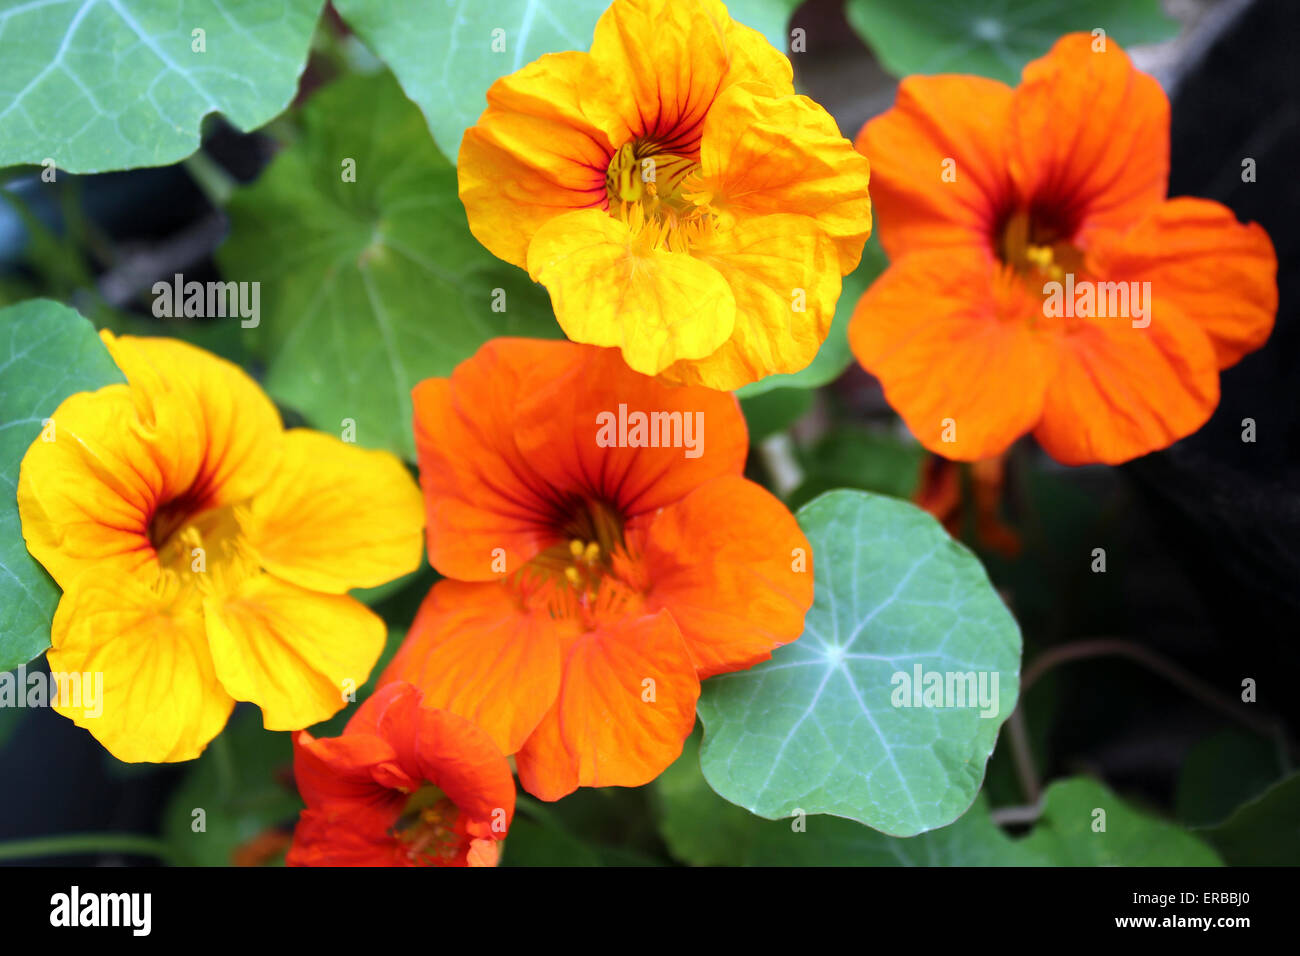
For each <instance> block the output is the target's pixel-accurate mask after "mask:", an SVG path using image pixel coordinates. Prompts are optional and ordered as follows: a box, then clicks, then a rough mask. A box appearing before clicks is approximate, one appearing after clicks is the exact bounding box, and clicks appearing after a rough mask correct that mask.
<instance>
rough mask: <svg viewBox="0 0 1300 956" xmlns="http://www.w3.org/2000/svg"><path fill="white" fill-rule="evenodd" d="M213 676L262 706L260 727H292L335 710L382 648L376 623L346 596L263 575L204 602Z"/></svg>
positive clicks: (381, 626) (306, 724)
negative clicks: (215, 674) (317, 590)
mask: <svg viewBox="0 0 1300 956" xmlns="http://www.w3.org/2000/svg"><path fill="white" fill-rule="evenodd" d="M204 612H205V615H206V617H207V632H208V640H209V642H210V644H211V647H212V658H213V660H214V662H215V663H216V671H217V676H218V678H219V679H220V680H221V683H222V686H224V687H225V688H226V690H227V691H228V692H229V693H230V695H231V696H233V697H234V698H235V699H237V700H251V701H252V702H253V703H255V704H257V706H259V707H260V708H262V722H263V724H264V725H265V726H266V729H267V730H300V729H302V728H303V727H309V726H311V725H312V724H315V723H319V722H320V721H322V720H324V719H325V718H327V717H330V716H331V715H333V714H335V713H337V712H338V711H340V710H342V709H343V706H344V705H345V704H346V703H347V697H346V692H347V691H348V690H349V689H350V690H356V688H358V687H360V686H361V685H362V684H364V683H365V682H366V680H367V678H368V677H369V676H370V670H371V668H372V667H374V666H375V661H376V660H378V659H379V652H380V651H382V650H383V647H384V631H385V628H384V622H383V621H382V620H381V619H380V618H379V617H378V616H376V615H375V614H374V613H373V612H372V611H371V610H370V609H369V608H367V607H366V606H365V605H364V604H362V603H361V602H360V601H357V600H355V599H354V598H351V597H348V596H347V595H341V594H319V593H317V592H315V591H308V590H306V589H305V588H300V587H298V586H297V585H295V584H290V583H288V582H285V581H281V580H279V579H277V578H275V577H274V576H272V575H269V574H260V575H256V576H254V577H251V578H248V579H246V580H244V581H243V582H241V583H239V584H238V585H237V586H236V587H235V588H234V589H233V590H232V591H231V592H230V593H227V594H213V595H209V596H208V597H207V598H205V600H204Z"/></svg>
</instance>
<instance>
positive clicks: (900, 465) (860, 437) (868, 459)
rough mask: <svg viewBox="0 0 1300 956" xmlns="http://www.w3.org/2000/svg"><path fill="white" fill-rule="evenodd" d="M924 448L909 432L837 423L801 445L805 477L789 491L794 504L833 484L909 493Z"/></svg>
mask: <svg viewBox="0 0 1300 956" xmlns="http://www.w3.org/2000/svg"><path fill="white" fill-rule="evenodd" d="M925 456H926V451H925V449H924V448H922V447H921V446H920V445H919V444H917V442H916V440H915V439H913V438H911V437H906V438H905V437H902V436H899V435H896V434H890V433H887V432H883V431H880V430H875V429H868V428H865V427H863V426H860V425H840V426H837V427H835V428H832V429H831V430H830V431H828V432H827V433H826V434H824V435H822V436H821V437H820V438H819V439H818V440H817V441H816V442H815V443H814V444H813V445H811V446H810V447H808V448H805V449H801V450H800V452H799V455H798V458H799V465H800V467H801V468H802V469H803V472H804V480H803V483H802V484H800V486H799V487H798V488H796V489H795V490H794V492H793V493H792V494H791V495H790V499H789V504H790V506H791V507H798V506H800V505H802V504H804V503H805V502H808V501H811V500H812V499H813V498H816V497H817V496H818V495H820V494H823V493H825V492H827V491H830V490H832V489H834V488H860V489H862V490H863V491H873V492H876V493H877V494H882V495H892V496H893V497H895V498H904V499H910V498H911V497H912V496H913V495H914V494H915V493H916V489H917V487H918V486H919V485H920V483H921V464H922V461H923V460H924V459H925Z"/></svg>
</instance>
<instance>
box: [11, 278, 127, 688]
mask: <svg viewBox="0 0 1300 956" xmlns="http://www.w3.org/2000/svg"><path fill="white" fill-rule="evenodd" d="M125 381H126V379H125V378H123V377H122V373H121V372H120V371H118V368H117V366H116V365H114V364H113V360H112V359H111V358H110V357H109V354H108V349H106V348H104V343H103V342H101V341H100V339H99V336H98V335H96V334H95V329H94V327H93V326H91V324H90V323H89V322H88V321H86V320H85V319H83V318H82V317H81V316H80V315H78V314H77V313H76V312H75V311H74V310H72V309H69V308H68V307H67V306H64V305H60V304H59V303H57V302H51V301H49V300H47V299H34V300H32V301H30V302H21V303H19V304H18V305H11V306H9V307H8V308H7V309H0V671H7V670H10V669H11V668H14V667H17V666H18V665H19V664H25V663H27V661H29V660H31V659H32V658H33V657H36V656H37V655H38V654H40V653H41V652H42V651H44V650H45V649H46V648H47V647H49V646H50V622H51V621H52V620H53V619H54V609H55V607H56V606H57V605H58V603H59V588H58V586H57V585H56V584H55V583H54V581H53V580H51V578H50V576H49V575H48V574H46V572H45V569H44V568H43V567H41V565H40V563H39V562H38V561H37V560H36V559H35V558H33V557H32V556H31V555H30V554H28V553H27V545H26V544H24V543H23V531H22V522H21V521H20V520H19V517H18V500H17V498H16V495H17V492H18V468H19V466H20V464H21V463H22V460H23V456H24V455H25V454H26V453H27V449H28V448H29V447H31V444H32V442H33V441H35V440H36V439H37V438H38V437H39V436H40V435H41V432H42V429H43V427H44V421H45V419H47V418H49V417H50V415H52V414H53V412H54V410H55V409H56V408H58V407H59V403H60V402H62V401H63V400H64V399H65V398H67V397H68V396H69V395H72V394H73V393H75V392H89V391H94V390H95V389H97V388H102V387H103V386H105V385H112V384H113V383H114V382H125ZM54 435H55V439H56V440H57V438H58V424H57V423H55V432H54Z"/></svg>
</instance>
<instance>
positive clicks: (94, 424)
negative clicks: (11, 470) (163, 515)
mask: <svg viewBox="0 0 1300 956" xmlns="http://www.w3.org/2000/svg"><path fill="white" fill-rule="evenodd" d="M51 418H52V422H53V424H52V426H50V427H47V428H46V429H44V430H43V431H42V434H41V435H40V436H39V437H37V439H36V441H34V442H32V445H31V447H30V448H29V449H28V450H27V453H26V455H24V456H23V461H22V465H21V467H20V469H19V473H18V494H17V497H18V513H19V515H20V516H21V518H22V523H23V537H24V538H25V539H26V541H27V549H28V550H29V551H30V552H31V553H32V555H33V556H34V557H35V558H36V560H38V561H40V562H41V564H43V565H44V566H45V570H47V571H49V572H50V576H51V577H53V578H54V580H55V581H57V582H58V584H59V586H60V587H62V588H64V589H65V590H66V589H67V588H68V587H70V586H71V585H72V582H73V581H75V580H76V579H77V578H78V576H79V575H80V574H81V573H82V572H83V571H85V570H86V569H87V568H91V567H96V568H100V569H102V570H103V571H105V572H106V573H107V572H108V571H110V570H117V571H119V572H122V573H125V574H137V573H138V574H141V575H142V576H143V579H144V580H146V581H148V580H152V579H153V578H155V577H156V576H157V573H158V557H157V555H156V554H155V553H154V549H153V545H152V544H151V543H150V540H149V522H150V520H151V519H152V517H153V513H154V509H155V507H156V506H157V503H158V501H159V500H160V498H161V496H162V494H163V491H164V487H165V486H166V484H167V479H166V475H165V471H166V468H167V461H166V460H164V459H161V458H159V457H157V456H155V455H154V453H153V449H152V448H151V446H150V445H149V443H148V442H147V441H146V440H145V439H144V437H143V436H142V434H141V432H140V430H139V429H138V428H136V427H134V426H133V421H134V419H135V404H134V401H133V399H132V396H131V391H130V388H129V386H126V385H109V386H106V387H105V388H101V389H99V390H98V391H96V392H79V393H78V394H76V395H71V396H69V397H68V398H67V399H65V400H64V401H63V402H62V403H61V404H60V405H59V407H58V408H57V409H55V410H54V414H53V415H52V416H51ZM47 439H49V440H47Z"/></svg>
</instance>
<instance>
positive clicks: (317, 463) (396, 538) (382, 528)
mask: <svg viewBox="0 0 1300 956" xmlns="http://www.w3.org/2000/svg"><path fill="white" fill-rule="evenodd" d="M240 525H241V527H242V528H243V530H244V533H245V534H246V535H247V537H248V540H249V542H250V543H251V544H252V545H253V547H254V549H255V550H256V551H257V554H258V557H259V558H260V559H261V561H262V565H263V567H265V568H266V569H267V570H268V571H270V572H271V573H272V574H275V575H276V576H278V577H280V578H283V579H284V580H286V581H290V582H292V583H294V584H297V585H298V586H300V587H304V588H308V589H310V590H313V591H327V592H330V593H332V594H341V593H343V592H344V591H347V590H349V589H351V588H365V587H375V586H377V585H380V584H384V583H386V582H388V581H391V580H393V579H394V578H397V577H401V576H402V575H404V574H409V573H410V572H412V571H414V570H415V569H416V568H417V567H419V565H420V548H421V545H422V543H423V534H422V532H423V529H424V510H423V506H422V502H421V499H420V490H419V488H418V487H417V486H416V484H415V482H414V481H413V480H412V479H411V475H410V473H409V472H408V471H407V470H406V467H405V466H404V465H403V464H402V463H401V461H399V460H398V459H397V458H396V457H395V456H393V455H390V454H389V453H388V452H384V451H367V450H365V449H362V448H358V447H357V446H356V445H349V444H346V443H344V442H342V441H339V440H338V439H337V438H334V437H333V436H332V435H326V434H323V433H321V432H315V431H309V430H307V429H301V428H295V429H293V430H291V431H289V432H287V433H286V434H285V441H284V458H283V459H282V461H281V464H280V468H279V470H278V471H277V472H276V473H275V476H274V478H272V480H271V481H270V482H269V483H268V484H267V485H265V486H264V487H263V488H262V489H261V491H259V492H258V493H257V495H256V496H254V498H253V500H252V501H251V502H250V503H249V507H248V509H247V511H243V512H241V513H240Z"/></svg>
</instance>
